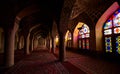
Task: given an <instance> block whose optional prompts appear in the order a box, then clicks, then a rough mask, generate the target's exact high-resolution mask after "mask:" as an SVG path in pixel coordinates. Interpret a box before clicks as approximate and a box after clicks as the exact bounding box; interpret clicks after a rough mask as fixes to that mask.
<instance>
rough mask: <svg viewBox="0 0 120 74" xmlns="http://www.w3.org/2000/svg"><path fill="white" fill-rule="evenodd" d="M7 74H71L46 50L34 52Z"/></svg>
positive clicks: (6, 73)
mask: <svg viewBox="0 0 120 74" xmlns="http://www.w3.org/2000/svg"><path fill="white" fill-rule="evenodd" d="M5 74H69V71H68V70H67V69H66V68H65V67H64V66H63V65H62V64H61V63H60V62H59V61H58V59H57V58H56V57H55V56H54V55H53V54H51V53H49V52H47V51H46V50H39V51H34V52H32V54H30V55H29V56H28V57H27V58H24V59H23V60H21V61H19V62H18V63H17V64H16V65H14V66H13V67H11V68H10V69H9V70H8V71H7V72H5Z"/></svg>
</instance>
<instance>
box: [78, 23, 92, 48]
mask: <svg viewBox="0 0 120 74" xmlns="http://www.w3.org/2000/svg"><path fill="white" fill-rule="evenodd" d="M89 33H90V30H89V27H88V26H87V25H86V24H83V25H82V27H81V29H79V33H78V34H79V36H78V38H79V48H82V49H89V37H90V34H89Z"/></svg>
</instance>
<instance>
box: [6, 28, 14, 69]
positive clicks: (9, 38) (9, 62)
mask: <svg viewBox="0 0 120 74" xmlns="http://www.w3.org/2000/svg"><path fill="white" fill-rule="evenodd" d="M14 42H15V31H14V30H7V31H5V52H4V53H5V55H4V59H5V62H4V63H5V66H6V67H10V66H13V65H14Z"/></svg>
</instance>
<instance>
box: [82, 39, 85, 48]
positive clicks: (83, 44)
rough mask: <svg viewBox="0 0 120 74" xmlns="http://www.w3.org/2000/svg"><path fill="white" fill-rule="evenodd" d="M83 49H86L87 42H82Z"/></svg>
mask: <svg viewBox="0 0 120 74" xmlns="http://www.w3.org/2000/svg"><path fill="white" fill-rule="evenodd" d="M82 47H83V49H85V40H82Z"/></svg>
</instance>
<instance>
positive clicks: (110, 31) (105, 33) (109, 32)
mask: <svg viewBox="0 0 120 74" xmlns="http://www.w3.org/2000/svg"><path fill="white" fill-rule="evenodd" d="M110 34H112V29H107V30H104V35H110Z"/></svg>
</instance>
